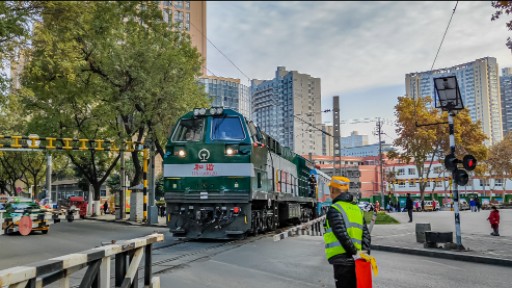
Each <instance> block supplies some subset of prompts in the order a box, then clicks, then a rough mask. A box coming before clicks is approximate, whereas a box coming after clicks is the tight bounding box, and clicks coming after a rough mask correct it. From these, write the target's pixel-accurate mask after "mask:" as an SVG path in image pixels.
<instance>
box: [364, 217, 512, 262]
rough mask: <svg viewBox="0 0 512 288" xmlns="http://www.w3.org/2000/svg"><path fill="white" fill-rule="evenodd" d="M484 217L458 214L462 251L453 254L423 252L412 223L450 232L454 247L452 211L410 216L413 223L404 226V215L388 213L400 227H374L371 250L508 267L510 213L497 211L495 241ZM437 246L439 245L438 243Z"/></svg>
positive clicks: (510, 258)
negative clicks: (498, 217) (498, 229)
mask: <svg viewBox="0 0 512 288" xmlns="http://www.w3.org/2000/svg"><path fill="white" fill-rule="evenodd" d="M488 214H489V211H488V210H485V211H481V212H470V211H463V212H461V213H460V226H461V243H462V246H463V247H464V248H465V249H466V250H465V251H457V250H445V249H443V248H424V244H423V243H418V242H417V241H416V231H415V230H416V223H430V225H431V231H436V232H453V242H454V243H456V242H457V240H456V233H455V218H454V213H453V212H452V211H438V212H419V213H414V215H413V223H408V220H409V218H408V216H407V213H400V212H397V213H390V215H391V216H392V217H394V218H395V219H397V220H398V221H400V224H390V225H375V226H374V228H373V231H372V249H374V250H381V251H389V252H398V253H406V254H415V255H421V256H429V257H436V258H445V259H452V260H459V261H469V262H478V263H486V264H496V265H502V266H508V267H512V210H510V209H508V210H506V209H502V210H500V214H501V223H500V235H501V236H499V237H495V236H491V235H490V232H491V229H490V225H489V223H488V222H487V220H486V219H487V217H488ZM439 246H443V245H442V244H441V243H440V244H439Z"/></svg>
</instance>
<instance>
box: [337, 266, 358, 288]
mask: <svg viewBox="0 0 512 288" xmlns="http://www.w3.org/2000/svg"><path fill="white" fill-rule="evenodd" d="M333 266H334V282H335V283H336V288H356V266H355V263H352V265H350V264H344V265H338V264H334V265H333Z"/></svg>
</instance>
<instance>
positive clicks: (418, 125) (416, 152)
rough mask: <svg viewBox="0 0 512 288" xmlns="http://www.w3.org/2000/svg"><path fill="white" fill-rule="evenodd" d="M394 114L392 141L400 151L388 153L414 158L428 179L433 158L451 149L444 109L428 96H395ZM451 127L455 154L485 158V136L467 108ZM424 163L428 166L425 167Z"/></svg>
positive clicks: (403, 157)
mask: <svg viewBox="0 0 512 288" xmlns="http://www.w3.org/2000/svg"><path fill="white" fill-rule="evenodd" d="M395 115H396V116H397V123H396V126H397V129H396V133H397V135H398V138H397V139H395V141H394V145H395V146H397V147H400V148H401V149H400V150H401V151H395V152H389V153H388V157H389V158H390V159H401V160H402V161H404V162H406V163H409V162H410V161H414V164H415V166H416V170H417V172H418V175H419V177H420V178H427V179H428V178H429V174H430V171H431V168H432V164H433V162H434V159H435V158H436V157H437V158H444V155H446V154H449V153H450V143H449V128H448V125H446V122H445V121H446V119H447V114H446V112H444V113H441V111H440V110H439V109H436V108H434V107H433V103H432V99H431V98H430V97H424V98H419V99H412V98H409V97H398V104H397V105H396V106H395ZM439 123H444V124H439ZM454 130H455V131H454V136H455V143H456V152H457V155H456V156H458V157H459V158H460V159H461V158H462V155H464V154H473V155H474V156H475V157H476V158H477V159H480V160H482V159H485V158H486V156H487V155H486V153H487V149H486V147H485V145H484V144H483V141H484V140H485V139H486V136H485V134H483V132H482V129H481V128H480V124H479V123H473V122H472V121H471V118H470V116H469V113H468V111H467V110H462V111H460V112H459V113H458V115H457V116H456V117H454ZM462 135H464V137H462ZM426 164H428V167H425V165H426ZM426 185H427V183H426V182H424V181H420V183H419V188H420V195H421V199H422V200H424V192H425V188H426Z"/></svg>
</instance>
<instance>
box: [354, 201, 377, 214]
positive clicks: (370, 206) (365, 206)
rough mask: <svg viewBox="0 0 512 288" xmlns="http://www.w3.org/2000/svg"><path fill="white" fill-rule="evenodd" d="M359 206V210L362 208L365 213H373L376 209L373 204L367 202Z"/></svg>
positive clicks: (358, 204)
mask: <svg viewBox="0 0 512 288" xmlns="http://www.w3.org/2000/svg"><path fill="white" fill-rule="evenodd" d="M357 206H359V208H361V210H363V211H365V212H368V211H373V209H374V208H373V204H372V203H370V202H366V201H363V202H359V203H357Z"/></svg>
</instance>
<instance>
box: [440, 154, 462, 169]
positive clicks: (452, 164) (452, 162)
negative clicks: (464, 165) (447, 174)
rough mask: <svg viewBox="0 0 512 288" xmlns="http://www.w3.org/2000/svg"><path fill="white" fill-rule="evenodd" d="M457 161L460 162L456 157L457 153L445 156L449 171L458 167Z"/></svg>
mask: <svg viewBox="0 0 512 288" xmlns="http://www.w3.org/2000/svg"><path fill="white" fill-rule="evenodd" d="M457 163H459V159H457V158H455V155H453V154H448V155H446V157H445V158H444V167H446V169H447V170H449V171H453V170H454V169H456V168H457Z"/></svg>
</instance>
